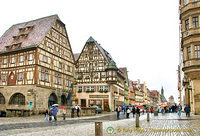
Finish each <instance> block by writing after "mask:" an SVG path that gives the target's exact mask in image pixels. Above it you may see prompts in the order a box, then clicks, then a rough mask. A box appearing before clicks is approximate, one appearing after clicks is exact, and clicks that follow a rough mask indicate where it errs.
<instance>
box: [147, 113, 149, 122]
mask: <svg viewBox="0 0 200 136" xmlns="http://www.w3.org/2000/svg"><path fill="white" fill-rule="evenodd" d="M147 121H149V112H147Z"/></svg>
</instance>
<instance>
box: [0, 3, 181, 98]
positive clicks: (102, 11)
mask: <svg viewBox="0 0 200 136" xmlns="http://www.w3.org/2000/svg"><path fill="white" fill-rule="evenodd" d="M0 14H1V21H0V36H1V35H3V33H4V32H5V31H6V30H7V29H8V28H10V27H11V26H12V25H13V24H17V23H21V22H26V21H29V20H34V19H37V18H41V17H45V16H49V15H54V14H57V15H58V16H59V17H60V19H61V20H62V22H63V23H64V24H65V25H66V29H67V32H68V36H69V40H70V43H71V46H72V50H73V53H80V52H81V50H82V48H83V46H84V45H85V42H86V41H87V39H88V38H89V36H92V37H93V38H94V39H95V40H96V41H97V42H98V43H100V44H101V46H102V47H103V48H104V49H105V50H107V51H108V52H109V53H110V54H111V56H112V57H113V59H114V61H115V62H116V64H117V66H118V67H127V69H128V71H129V72H128V76H129V79H131V80H137V79H140V81H141V82H146V84H147V87H148V88H149V89H150V90H159V91H160V90H161V86H163V88H164V90H165V97H166V98H167V100H168V98H169V96H170V95H173V96H174V97H175V100H176V101H177V97H178V90H177V67H178V61H179V55H178V46H179V18H178V17H179V15H178V0H56V1H55V0H34V1H30V0H29V1H27V0H17V1H16V0H3V1H1V6H0Z"/></svg>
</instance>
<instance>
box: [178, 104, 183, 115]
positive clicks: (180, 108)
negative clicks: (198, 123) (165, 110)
mask: <svg viewBox="0 0 200 136" xmlns="http://www.w3.org/2000/svg"><path fill="white" fill-rule="evenodd" d="M181 110H182V106H181V104H179V105H178V116H179V117H180V116H181Z"/></svg>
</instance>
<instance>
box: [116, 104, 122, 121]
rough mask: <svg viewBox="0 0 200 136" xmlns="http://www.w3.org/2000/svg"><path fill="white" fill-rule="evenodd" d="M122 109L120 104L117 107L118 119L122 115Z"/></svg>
mask: <svg viewBox="0 0 200 136" xmlns="http://www.w3.org/2000/svg"><path fill="white" fill-rule="evenodd" d="M120 111H121V107H120V106H118V107H117V108H116V112H117V119H119V116H120Z"/></svg>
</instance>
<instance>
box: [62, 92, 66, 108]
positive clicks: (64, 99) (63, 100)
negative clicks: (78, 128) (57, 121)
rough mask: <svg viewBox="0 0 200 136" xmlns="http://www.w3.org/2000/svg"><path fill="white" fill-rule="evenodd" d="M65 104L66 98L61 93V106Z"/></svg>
mask: <svg viewBox="0 0 200 136" xmlns="http://www.w3.org/2000/svg"><path fill="white" fill-rule="evenodd" d="M66 105H67V99H66V96H65V95H64V94H63V95H62V96H61V106H66Z"/></svg>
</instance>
